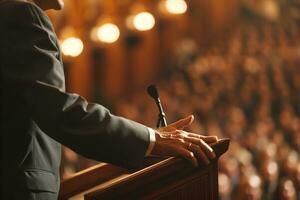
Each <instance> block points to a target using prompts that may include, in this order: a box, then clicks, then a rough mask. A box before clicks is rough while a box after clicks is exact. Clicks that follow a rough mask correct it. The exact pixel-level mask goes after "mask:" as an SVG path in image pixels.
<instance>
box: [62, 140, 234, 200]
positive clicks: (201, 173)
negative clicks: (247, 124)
mask: <svg viewBox="0 0 300 200" xmlns="http://www.w3.org/2000/svg"><path fill="white" fill-rule="evenodd" d="M228 146H229V139H222V140H219V141H218V142H217V143H215V144H213V145H212V148H213V149H214V150H215V152H216V155H217V158H216V159H215V160H213V161H212V162H211V164H209V165H208V166H204V165H202V166H201V165H200V166H199V167H198V168H193V167H191V166H190V164H189V163H188V162H187V161H185V160H182V159H180V158H174V157H171V158H167V159H161V158H160V159H159V158H152V157H151V158H148V159H147V161H146V163H145V167H144V168H142V169H140V170H136V171H128V170H125V169H123V168H119V167H116V166H113V165H110V164H99V165H96V166H94V167H91V168H88V169H86V170H83V171H81V172H78V173H76V174H74V175H73V176H72V177H70V178H69V179H66V180H63V181H62V182H61V190H60V194H59V199H70V200H83V199H87V200H97V199H99V200H100V199H101V200H102V199H117V200H118V199H122V200H123V199H130V200H132V199H170V200H177V199H178V200H179V199H182V200H193V199H200V200H217V199H218V158H219V157H220V156H221V155H222V154H223V153H225V152H226V151H227V149H228Z"/></svg>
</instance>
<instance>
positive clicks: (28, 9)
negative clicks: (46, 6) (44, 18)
mask: <svg viewBox="0 0 300 200" xmlns="http://www.w3.org/2000/svg"><path fill="white" fill-rule="evenodd" d="M36 14H38V15H43V11H42V10H41V9H40V8H39V7H38V6H36V5H35V4H33V3H30V2H26V1H21V0H7V1H2V2H1V1H0V16H1V21H2V20H5V19H7V20H9V19H22V20H24V19H28V18H31V17H32V16H33V15H36Z"/></svg>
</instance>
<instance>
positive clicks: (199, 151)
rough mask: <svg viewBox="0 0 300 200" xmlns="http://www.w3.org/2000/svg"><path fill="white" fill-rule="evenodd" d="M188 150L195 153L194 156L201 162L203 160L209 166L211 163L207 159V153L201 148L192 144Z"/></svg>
mask: <svg viewBox="0 0 300 200" xmlns="http://www.w3.org/2000/svg"><path fill="white" fill-rule="evenodd" d="M187 148H188V150H190V151H192V152H194V154H195V155H196V156H197V158H198V159H199V160H202V161H203V162H204V163H205V164H206V165H208V164H209V163H210V161H209V159H208V158H207V155H205V153H204V152H203V150H202V149H201V148H200V147H199V146H197V145H195V144H193V143H190V144H189V145H188V147H187Z"/></svg>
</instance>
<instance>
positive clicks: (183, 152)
mask: <svg viewBox="0 0 300 200" xmlns="http://www.w3.org/2000/svg"><path fill="white" fill-rule="evenodd" d="M174 151H175V154H176V155H178V156H181V157H183V158H184V159H186V160H188V161H189V162H190V163H191V164H192V165H193V166H194V167H197V166H198V161H197V159H196V158H195V155H194V153H193V152H191V151H189V150H187V149H185V148H183V147H178V146H175V149H174Z"/></svg>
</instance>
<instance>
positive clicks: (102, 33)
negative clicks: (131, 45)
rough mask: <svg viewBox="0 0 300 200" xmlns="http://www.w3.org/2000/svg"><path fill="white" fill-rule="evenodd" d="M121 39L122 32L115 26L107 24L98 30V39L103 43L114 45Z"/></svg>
mask: <svg viewBox="0 0 300 200" xmlns="http://www.w3.org/2000/svg"><path fill="white" fill-rule="evenodd" d="M119 37H120V30H119V28H118V27H117V26H116V25H115V24H112V23H106V24H103V25H101V26H100V27H99V28H98V29H97V38H98V39H99V40H100V41H102V42H105V43H114V42H115V41H117V40H118V39H119Z"/></svg>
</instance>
